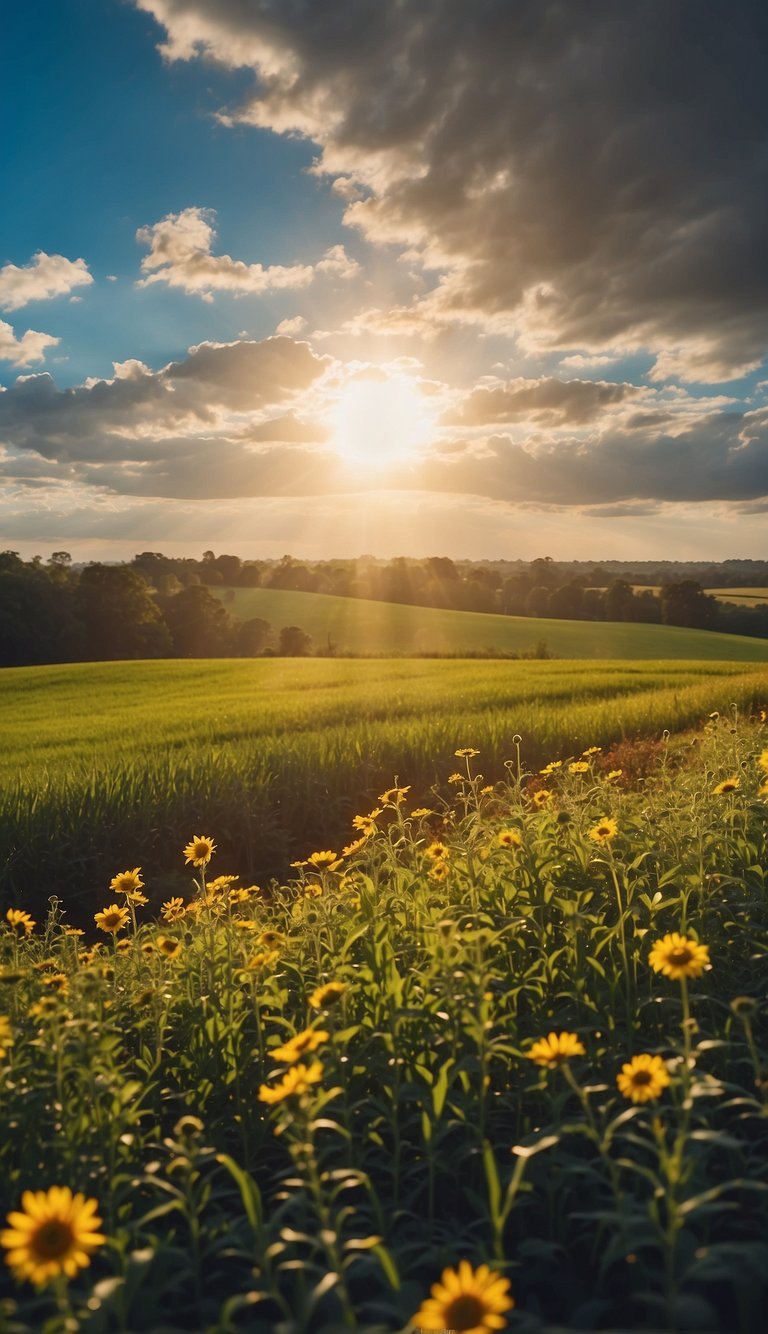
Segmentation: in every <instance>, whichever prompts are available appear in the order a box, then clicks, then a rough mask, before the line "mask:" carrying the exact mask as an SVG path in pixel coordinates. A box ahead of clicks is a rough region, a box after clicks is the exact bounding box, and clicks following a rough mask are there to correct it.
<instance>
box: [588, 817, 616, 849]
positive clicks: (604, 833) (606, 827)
mask: <svg viewBox="0 0 768 1334" xmlns="http://www.w3.org/2000/svg"><path fill="white" fill-rule="evenodd" d="M618 832H619V826H618V825H617V823H616V821H615V820H612V819H611V817H610V815H604V816H603V818H602V819H601V820H598V822H597V824H596V825H594V826H593V828H592V829H590V831H589V837H590V838H591V839H592V842H593V843H610V842H611V840H612V839H614V838H615V837H616V835H617V834H618Z"/></svg>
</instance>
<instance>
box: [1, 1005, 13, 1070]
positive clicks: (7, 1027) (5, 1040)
mask: <svg viewBox="0 0 768 1334" xmlns="http://www.w3.org/2000/svg"><path fill="white" fill-rule="evenodd" d="M12 1046H13V1029H12V1028H11V1021H10V1019H9V1018H8V1015H7V1014H0V1061H4V1060H5V1058H6V1056H7V1055H8V1048H9V1047H12Z"/></svg>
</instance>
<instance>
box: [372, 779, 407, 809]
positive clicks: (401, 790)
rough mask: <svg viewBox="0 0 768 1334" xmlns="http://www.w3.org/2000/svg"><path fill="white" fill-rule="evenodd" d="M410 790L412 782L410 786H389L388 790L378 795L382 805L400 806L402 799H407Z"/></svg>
mask: <svg viewBox="0 0 768 1334" xmlns="http://www.w3.org/2000/svg"><path fill="white" fill-rule="evenodd" d="M410 790H411V787H410V784H409V785H408V787H388V788H387V790H386V792H382V794H381V796H380V797H377V801H380V802H381V804H382V806H399V805H400V803H401V801H405V798H406V797H407V795H408V793H409V792H410Z"/></svg>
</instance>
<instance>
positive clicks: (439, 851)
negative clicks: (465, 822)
mask: <svg viewBox="0 0 768 1334" xmlns="http://www.w3.org/2000/svg"><path fill="white" fill-rule="evenodd" d="M424 856H425V857H428V858H429V860H430V861H431V862H444V861H445V860H446V858H447V857H448V849H447V847H446V846H445V844H444V843H438V842H435V843H430V845H429V847H428V848H425V849H424Z"/></svg>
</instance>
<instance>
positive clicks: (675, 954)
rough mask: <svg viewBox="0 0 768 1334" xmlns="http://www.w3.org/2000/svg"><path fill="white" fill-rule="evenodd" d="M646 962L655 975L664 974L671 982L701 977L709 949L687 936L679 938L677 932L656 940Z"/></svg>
mask: <svg viewBox="0 0 768 1334" xmlns="http://www.w3.org/2000/svg"><path fill="white" fill-rule="evenodd" d="M648 962H649V964H650V965H651V968H653V970H654V972H656V973H664V975H665V977H671V978H672V980H673V982H677V981H680V980H681V979H682V978H684V977H701V975H702V973H703V972H704V969H705V968H706V967H708V965H709V947H708V946H707V945H699V944H698V943H697V942H696V941H695V940H691V939H690V937H689V936H681V935H679V934H678V933H677V931H671V932H670V933H669V935H666V936H662V938H661V940H657V941H656V943H655V945H654V946H653V949H652V950H651V952H650V954H649V955H648Z"/></svg>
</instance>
